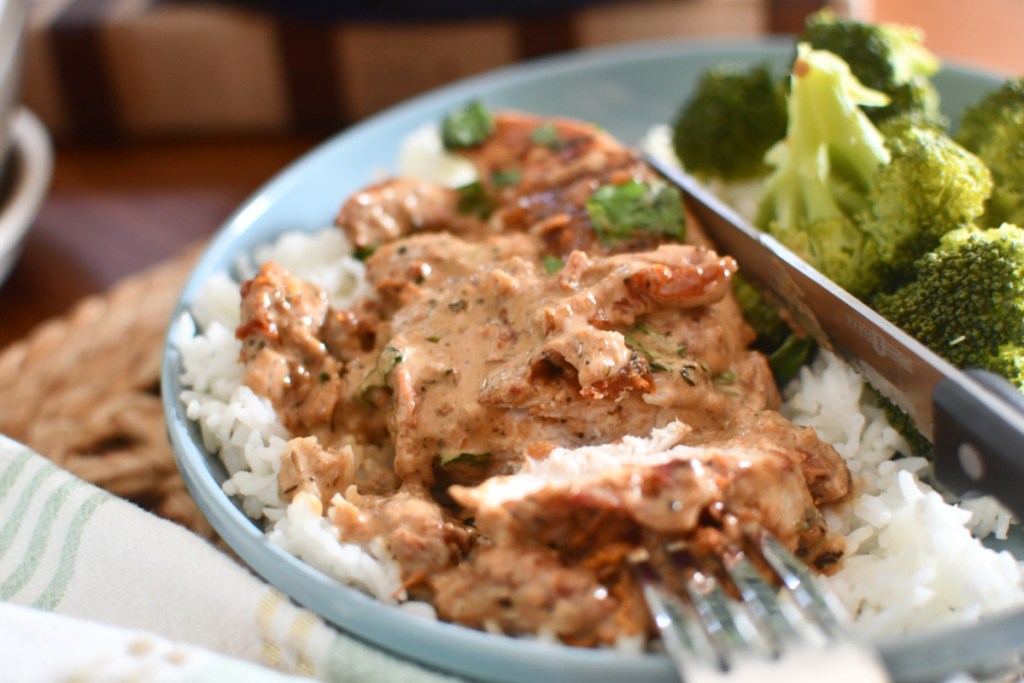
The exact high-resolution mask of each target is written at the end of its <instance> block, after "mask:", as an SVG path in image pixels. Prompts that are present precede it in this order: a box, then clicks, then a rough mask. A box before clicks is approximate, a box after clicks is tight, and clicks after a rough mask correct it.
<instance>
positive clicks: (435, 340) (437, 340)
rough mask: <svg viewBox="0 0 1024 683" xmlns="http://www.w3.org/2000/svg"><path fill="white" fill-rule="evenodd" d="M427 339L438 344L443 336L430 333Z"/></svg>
mask: <svg viewBox="0 0 1024 683" xmlns="http://www.w3.org/2000/svg"><path fill="white" fill-rule="evenodd" d="M427 341H428V342H430V343H431V344H436V343H438V342H439V341H441V338H440V337H438V336H437V335H430V336H429V337H427Z"/></svg>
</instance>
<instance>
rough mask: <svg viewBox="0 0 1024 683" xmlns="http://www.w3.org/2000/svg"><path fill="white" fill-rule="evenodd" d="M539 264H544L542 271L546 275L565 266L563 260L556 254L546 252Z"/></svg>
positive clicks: (552, 273)
mask: <svg viewBox="0 0 1024 683" xmlns="http://www.w3.org/2000/svg"><path fill="white" fill-rule="evenodd" d="M541 265H542V266H544V271H545V272H546V273H547V274H548V275H554V274H555V273H557V272H558V271H560V270H561V269H562V267H563V266H565V262H564V261H563V260H562V259H560V258H559V257H557V256H554V255H552V254H548V255H547V256H545V257H544V258H543V259H542V260H541Z"/></svg>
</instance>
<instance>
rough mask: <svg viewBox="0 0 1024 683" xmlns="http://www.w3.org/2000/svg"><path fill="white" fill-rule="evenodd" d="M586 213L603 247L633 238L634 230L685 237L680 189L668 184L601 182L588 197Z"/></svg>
mask: <svg viewBox="0 0 1024 683" xmlns="http://www.w3.org/2000/svg"><path fill="white" fill-rule="evenodd" d="M587 213H588V214H589V215H590V222H591V224H592V225H593V226H594V232H595V233H597V239H598V240H600V242H601V244H602V245H604V246H606V247H607V246H610V245H613V244H615V243H617V242H623V241H625V240H628V239H632V238H633V237H635V236H636V235H637V233H641V232H646V233H651V234H655V235H665V236H667V237H671V238H672V239H674V240H676V241H679V242H681V241H683V238H684V237H686V214H685V213H684V212H683V200H682V198H681V197H680V196H679V192H678V191H677V190H676V189H675V188H674V187H671V186H669V185H664V184H658V185H653V184H650V183H642V182H640V181H638V180H630V181H629V182H626V183H622V184H621V185H602V186H601V187H599V188H597V190H595V191H594V194H592V195H591V196H590V199H589V200H587Z"/></svg>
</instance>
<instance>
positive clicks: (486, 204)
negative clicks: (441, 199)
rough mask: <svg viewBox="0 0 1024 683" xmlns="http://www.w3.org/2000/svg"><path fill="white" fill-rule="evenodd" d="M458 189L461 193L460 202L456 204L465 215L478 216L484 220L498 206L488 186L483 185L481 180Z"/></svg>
mask: <svg viewBox="0 0 1024 683" xmlns="http://www.w3.org/2000/svg"><path fill="white" fill-rule="evenodd" d="M456 191H457V192H458V193H459V202H458V204H457V205H456V209H457V210H458V212H459V213H461V214H462V215H463V216H477V217H478V218H480V219H482V220H486V219H487V218H488V217H489V216H490V215H491V213H493V212H494V209H495V208H497V206H498V203H497V202H496V201H495V200H494V197H492V196H491V195H490V193H489V192H487V188H485V187H484V186H483V185H481V184H480V182H479V181H474V182H472V183H469V184H468V185H463V186H461V187H459V188H456Z"/></svg>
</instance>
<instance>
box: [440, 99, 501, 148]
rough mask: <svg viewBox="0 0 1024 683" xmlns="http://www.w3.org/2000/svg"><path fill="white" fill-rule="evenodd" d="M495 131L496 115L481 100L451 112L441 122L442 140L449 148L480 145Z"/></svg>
mask: <svg viewBox="0 0 1024 683" xmlns="http://www.w3.org/2000/svg"><path fill="white" fill-rule="evenodd" d="M493 132H494V117H493V116H491V112H490V110H489V109H487V107H486V106H484V104H483V103H482V102H480V101H479V100H474V101H472V102H470V103H469V104H467V105H466V106H465V107H462V108H461V109H456V110H454V111H451V112H449V113H448V114H447V115H446V116H445V117H444V120H443V121H442V122H441V142H442V144H444V148H445V149H448V150H453V149H462V148H465V147H473V146H475V145H479V144H480V143H481V142H483V141H484V140H486V139H487V138H488V137H489V136H490V135H491V133H493Z"/></svg>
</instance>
